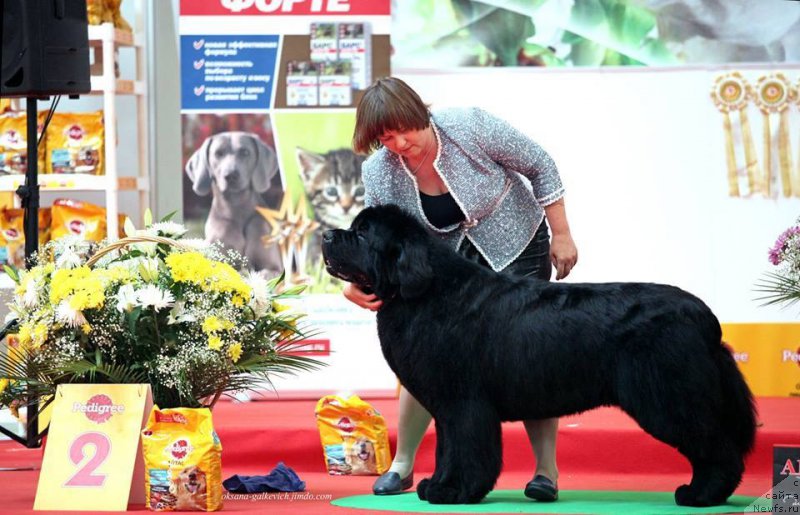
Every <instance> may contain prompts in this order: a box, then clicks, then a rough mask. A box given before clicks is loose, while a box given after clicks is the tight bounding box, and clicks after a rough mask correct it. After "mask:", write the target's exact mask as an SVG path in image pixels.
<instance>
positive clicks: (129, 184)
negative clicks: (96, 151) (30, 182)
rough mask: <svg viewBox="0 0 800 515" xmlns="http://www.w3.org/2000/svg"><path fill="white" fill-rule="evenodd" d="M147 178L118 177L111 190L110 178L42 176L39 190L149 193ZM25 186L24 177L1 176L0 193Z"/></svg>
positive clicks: (95, 176) (65, 175) (68, 175)
mask: <svg viewBox="0 0 800 515" xmlns="http://www.w3.org/2000/svg"><path fill="white" fill-rule="evenodd" d="M148 182H149V181H148V180H147V177H143V176H140V177H130V176H124V177H118V178H117V185H116V188H109V177H107V176H105V175H89V174H85V173H62V174H40V175H39V188H40V189H41V190H42V191H106V190H109V189H115V190H117V191H137V190H138V191H147V190H149V184H148ZM23 184H25V176H24V175H3V176H0V191H17V188H19V187H20V186H22V185H23Z"/></svg>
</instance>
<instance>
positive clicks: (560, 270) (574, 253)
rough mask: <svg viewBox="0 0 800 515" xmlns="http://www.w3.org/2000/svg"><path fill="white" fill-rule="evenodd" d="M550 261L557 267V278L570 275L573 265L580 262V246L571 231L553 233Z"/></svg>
mask: <svg viewBox="0 0 800 515" xmlns="http://www.w3.org/2000/svg"><path fill="white" fill-rule="evenodd" d="M550 261H552V262H553V266H554V267H556V280H560V279H563V278H565V277H566V276H568V275H569V272H570V271H571V270H572V267H573V266H575V263H577V262H578V248H577V247H576V246H575V242H574V241H572V235H571V234H570V233H566V234H553V238H552V240H551V241H550Z"/></svg>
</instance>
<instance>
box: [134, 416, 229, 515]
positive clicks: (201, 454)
mask: <svg viewBox="0 0 800 515" xmlns="http://www.w3.org/2000/svg"><path fill="white" fill-rule="evenodd" d="M142 453H143V454H144V467H145V472H144V475H145V477H144V481H145V500H146V502H147V507H148V509H150V510H151V511H217V510H220V509H222V444H221V443H220V441H219V437H218V436H217V433H216V432H215V431H214V426H213V424H212V421H211V411H210V410H208V409H207V408H199V409H192V408H174V409H159V408H158V407H154V408H153V411H151V412H150V418H149V419H148V421H147V426H145V428H144V429H143V430H142Z"/></svg>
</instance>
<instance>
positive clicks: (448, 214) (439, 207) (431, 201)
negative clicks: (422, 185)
mask: <svg viewBox="0 0 800 515" xmlns="http://www.w3.org/2000/svg"><path fill="white" fill-rule="evenodd" d="M419 199H420V201H422V212H423V213H425V217H426V218H427V219H428V221H429V222H430V223H431V224H433V226H434V227H436V228H438V229H443V228H445V227H447V226H449V225H453V224H457V223H459V222H461V221H463V220H464V219H465V218H466V217H465V216H464V212H463V211H461V208H460V207H458V204H456V201H455V199H454V198H453V196H452V195H451V194H450V192H449V191H448V192H447V193H445V194H443V195H427V194H425V193H422V192H421V191H420V192H419Z"/></svg>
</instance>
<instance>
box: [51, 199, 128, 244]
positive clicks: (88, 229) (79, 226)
mask: <svg viewBox="0 0 800 515" xmlns="http://www.w3.org/2000/svg"><path fill="white" fill-rule="evenodd" d="M124 224H125V216H124V215H119V227H120V231H121V230H122V226H123V225H124ZM106 225H107V224H106V210H105V208H103V207H100V206H97V205H95V204H91V203H89V202H82V201H80V200H72V199H63V198H60V199H57V200H55V201H54V202H53V208H52V223H51V226H50V229H51V231H50V237H51V238H52V239H54V240H56V239H58V238H61V237H62V236H78V237H80V238H83V239H84V240H87V241H100V240H102V239H104V238H105V237H106V230H107V229H106Z"/></svg>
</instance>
